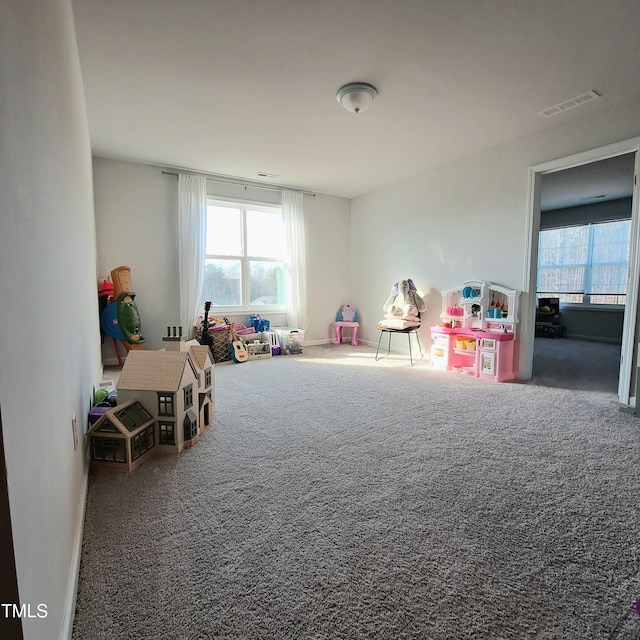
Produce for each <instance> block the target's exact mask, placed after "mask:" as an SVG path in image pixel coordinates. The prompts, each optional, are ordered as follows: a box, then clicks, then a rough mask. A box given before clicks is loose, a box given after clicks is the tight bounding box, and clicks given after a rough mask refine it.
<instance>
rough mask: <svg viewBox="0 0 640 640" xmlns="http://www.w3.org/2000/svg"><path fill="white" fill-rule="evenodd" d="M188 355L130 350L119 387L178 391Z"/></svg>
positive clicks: (119, 379)
mask: <svg viewBox="0 0 640 640" xmlns="http://www.w3.org/2000/svg"><path fill="white" fill-rule="evenodd" d="M206 348H207V349H208V347H206ZM188 357H189V353H188V352H186V351H143V350H140V351H138V350H132V351H129V353H128V354H127V359H126V360H125V362H124V365H123V367H122V372H121V373H120V377H119V378H118V384H117V387H118V389H128V390H131V391H177V390H178V389H179V388H180V381H181V380H182V374H183V372H184V368H185V365H186V364H187V359H188Z"/></svg>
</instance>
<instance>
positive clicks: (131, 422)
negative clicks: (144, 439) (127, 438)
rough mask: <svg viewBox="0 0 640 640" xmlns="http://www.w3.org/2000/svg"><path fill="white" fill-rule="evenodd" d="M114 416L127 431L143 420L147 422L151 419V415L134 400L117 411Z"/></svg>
mask: <svg viewBox="0 0 640 640" xmlns="http://www.w3.org/2000/svg"><path fill="white" fill-rule="evenodd" d="M115 416H116V418H118V420H119V421H120V423H121V424H122V425H123V426H124V427H126V429H127V430H128V431H135V430H136V429H137V428H138V427H141V426H142V425H143V424H145V422H149V420H151V419H152V418H151V415H150V414H149V413H148V412H147V410H146V409H145V408H144V407H143V406H142V405H141V404H140V403H139V402H134V403H133V404H130V405H129V406H127V407H125V408H124V409H121V410H120V411H117V412H116V413H115Z"/></svg>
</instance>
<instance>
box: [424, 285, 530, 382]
mask: <svg viewBox="0 0 640 640" xmlns="http://www.w3.org/2000/svg"><path fill="white" fill-rule="evenodd" d="M519 296H520V294H519V292H518V291H516V290H515V289H508V288H506V287H503V286H501V285H497V284H492V283H490V282H486V281H482V280H473V281H469V282H465V283H463V284H462V285H461V286H459V287H454V288H452V289H448V290H446V291H443V292H442V313H441V314H440V321H441V322H440V324H439V325H438V326H436V327H431V342H432V345H431V365H432V366H433V367H435V368H437V369H443V370H446V371H462V372H464V373H468V374H469V375H472V376H475V377H478V378H484V379H487V380H494V381H496V382H502V381H504V380H512V379H513V378H515V371H514V342H515V336H516V327H517V324H518V302H519Z"/></svg>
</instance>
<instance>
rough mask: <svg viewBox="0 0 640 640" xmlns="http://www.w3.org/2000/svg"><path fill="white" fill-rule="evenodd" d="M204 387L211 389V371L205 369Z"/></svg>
mask: <svg viewBox="0 0 640 640" xmlns="http://www.w3.org/2000/svg"><path fill="white" fill-rule="evenodd" d="M204 386H205V387H210V386H211V369H210V368H209V369H205V371H204Z"/></svg>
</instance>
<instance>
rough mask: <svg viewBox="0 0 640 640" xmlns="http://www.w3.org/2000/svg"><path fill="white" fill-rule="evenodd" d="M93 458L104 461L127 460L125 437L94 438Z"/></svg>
mask: <svg viewBox="0 0 640 640" xmlns="http://www.w3.org/2000/svg"><path fill="white" fill-rule="evenodd" d="M93 459H94V460H102V461H104V462H126V461H127V450H126V442H125V440H124V439H123V438H93Z"/></svg>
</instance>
